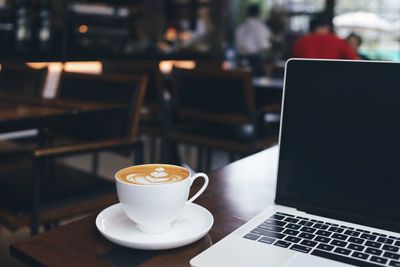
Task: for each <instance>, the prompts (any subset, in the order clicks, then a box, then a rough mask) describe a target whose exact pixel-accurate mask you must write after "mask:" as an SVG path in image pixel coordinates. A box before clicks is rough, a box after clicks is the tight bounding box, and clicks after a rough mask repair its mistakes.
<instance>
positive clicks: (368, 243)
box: [365, 241, 382, 248]
mask: <svg viewBox="0 0 400 267" xmlns="http://www.w3.org/2000/svg"><path fill="white" fill-rule="evenodd" d="M365 245H366V246H368V247H372V248H380V247H381V246H382V245H381V244H380V243H378V242H373V241H367V242H365Z"/></svg>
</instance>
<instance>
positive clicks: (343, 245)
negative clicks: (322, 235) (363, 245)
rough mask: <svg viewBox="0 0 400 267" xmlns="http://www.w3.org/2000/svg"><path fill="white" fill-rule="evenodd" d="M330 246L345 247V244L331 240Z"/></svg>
mask: <svg viewBox="0 0 400 267" xmlns="http://www.w3.org/2000/svg"><path fill="white" fill-rule="evenodd" d="M331 244H332V245H335V246H338V247H345V246H346V245H347V242H344V241H341V240H336V239H334V240H332V241H331Z"/></svg>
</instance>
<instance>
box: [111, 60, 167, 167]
mask: <svg viewBox="0 0 400 267" xmlns="http://www.w3.org/2000/svg"><path fill="white" fill-rule="evenodd" d="M103 72H104V73H111V74H113V73H122V74H129V75H146V76H147V77H148V83H147V90H146V95H145V97H144V101H143V106H142V110H141V120H140V124H139V134H140V135H143V136H146V137H148V138H149V140H150V149H149V152H150V157H149V158H150V161H151V162H156V161H157V159H156V158H157V157H156V154H157V149H156V148H157V146H156V140H157V139H158V138H159V139H162V138H163V136H164V135H165V131H164V129H165V125H164V124H163V123H164V122H165V118H164V117H165V109H166V105H167V103H166V101H165V99H164V92H165V90H164V81H163V77H162V73H161V72H160V68H159V62H158V61H141V62H121V61H104V62H103Z"/></svg>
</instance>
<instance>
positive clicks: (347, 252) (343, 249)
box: [334, 248, 351, 255]
mask: <svg viewBox="0 0 400 267" xmlns="http://www.w3.org/2000/svg"><path fill="white" fill-rule="evenodd" d="M334 252H336V253H339V254H343V255H349V254H350V252H351V250H349V249H345V248H335V250H334Z"/></svg>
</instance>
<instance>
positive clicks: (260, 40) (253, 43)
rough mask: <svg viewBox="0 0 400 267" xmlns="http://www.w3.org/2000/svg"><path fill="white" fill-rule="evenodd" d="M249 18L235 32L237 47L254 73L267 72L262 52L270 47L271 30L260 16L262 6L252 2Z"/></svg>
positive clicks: (248, 13) (248, 12) (257, 74)
mask: <svg viewBox="0 0 400 267" xmlns="http://www.w3.org/2000/svg"><path fill="white" fill-rule="evenodd" d="M247 15H248V17H247V19H246V20H245V22H244V23H243V24H241V25H240V26H239V27H238V28H237V30H236V32H235V43H236V49H237V51H238V54H239V56H240V57H241V58H242V59H244V60H245V61H247V62H248V64H249V65H250V68H251V69H252V71H253V74H254V75H256V76H260V75H261V76H262V75H263V74H265V72H264V67H263V62H262V53H263V52H264V51H266V50H267V49H268V48H269V47H270V42H269V38H270V35H271V34H270V31H269V30H268V28H267V26H266V25H265V24H264V23H263V22H262V20H261V19H260V18H259V15H260V8H259V6H258V5H255V4H251V5H249V7H248V8H247Z"/></svg>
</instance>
